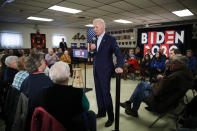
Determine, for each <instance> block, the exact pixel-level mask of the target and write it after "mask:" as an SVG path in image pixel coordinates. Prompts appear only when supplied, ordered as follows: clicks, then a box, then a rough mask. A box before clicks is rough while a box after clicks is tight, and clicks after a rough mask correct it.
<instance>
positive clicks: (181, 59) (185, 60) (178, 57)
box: [172, 54, 188, 65]
mask: <svg viewBox="0 0 197 131" xmlns="http://www.w3.org/2000/svg"><path fill="white" fill-rule="evenodd" d="M176 60H177V61H179V62H180V63H182V64H184V65H187V63H188V58H187V57H186V56H183V55H181V54H177V55H175V56H173V58H172V61H176Z"/></svg>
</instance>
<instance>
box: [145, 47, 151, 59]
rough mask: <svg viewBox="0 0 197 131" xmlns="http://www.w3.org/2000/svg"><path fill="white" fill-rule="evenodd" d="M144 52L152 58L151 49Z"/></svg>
mask: <svg viewBox="0 0 197 131" xmlns="http://www.w3.org/2000/svg"><path fill="white" fill-rule="evenodd" d="M146 54H149V56H150V59H151V60H152V58H153V55H152V53H151V49H147V51H146ZM146 54H145V55H146Z"/></svg>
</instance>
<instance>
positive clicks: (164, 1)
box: [152, 0, 177, 5]
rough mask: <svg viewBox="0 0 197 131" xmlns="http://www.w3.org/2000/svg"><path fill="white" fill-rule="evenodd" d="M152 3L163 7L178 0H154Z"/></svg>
mask: <svg viewBox="0 0 197 131" xmlns="http://www.w3.org/2000/svg"><path fill="white" fill-rule="evenodd" d="M152 2H154V3H156V4H158V5H163V4H170V3H173V2H177V0H152Z"/></svg>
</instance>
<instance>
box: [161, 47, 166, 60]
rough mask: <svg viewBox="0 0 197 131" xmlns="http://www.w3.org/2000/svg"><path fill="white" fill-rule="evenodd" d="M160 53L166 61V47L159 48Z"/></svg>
mask: <svg viewBox="0 0 197 131" xmlns="http://www.w3.org/2000/svg"><path fill="white" fill-rule="evenodd" d="M159 54H160V56H161V59H162V61H163V62H165V61H166V55H165V54H164V49H163V48H162V47H160V48H159Z"/></svg>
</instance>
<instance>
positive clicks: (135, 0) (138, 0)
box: [125, 0, 156, 8]
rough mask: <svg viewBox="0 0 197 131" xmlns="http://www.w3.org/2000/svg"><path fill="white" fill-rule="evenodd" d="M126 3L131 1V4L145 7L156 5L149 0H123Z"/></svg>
mask: <svg viewBox="0 0 197 131" xmlns="http://www.w3.org/2000/svg"><path fill="white" fill-rule="evenodd" d="M125 1H126V2H128V3H131V4H133V5H136V6H138V7H140V8H146V7H151V6H156V4H155V3H153V2H151V1H149V0H125Z"/></svg>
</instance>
